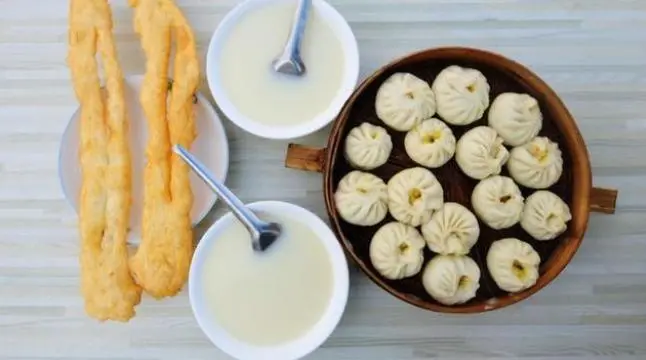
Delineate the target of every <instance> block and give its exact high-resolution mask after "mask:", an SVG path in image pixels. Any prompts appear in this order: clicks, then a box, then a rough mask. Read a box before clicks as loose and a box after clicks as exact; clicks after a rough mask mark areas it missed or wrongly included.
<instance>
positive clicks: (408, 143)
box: [404, 118, 456, 168]
mask: <svg viewBox="0 0 646 360" xmlns="http://www.w3.org/2000/svg"><path fill="white" fill-rule="evenodd" d="M455 146H456V145H455V136H454V135H453V131H451V128H449V127H448V126H446V124H445V123H444V122H443V121H442V120H438V119H436V118H430V119H428V120H424V121H422V122H421V123H420V124H419V125H417V126H415V127H414V128H413V129H411V130H410V131H409V132H408V133H407V134H406V137H405V138H404V147H405V148H406V153H407V154H408V156H410V158H411V159H412V160H413V161H415V162H416V163H418V164H420V165H423V166H426V167H429V168H438V167H440V166H442V165H444V164H446V163H447V162H448V161H449V160H451V158H452V157H453V154H455Z"/></svg>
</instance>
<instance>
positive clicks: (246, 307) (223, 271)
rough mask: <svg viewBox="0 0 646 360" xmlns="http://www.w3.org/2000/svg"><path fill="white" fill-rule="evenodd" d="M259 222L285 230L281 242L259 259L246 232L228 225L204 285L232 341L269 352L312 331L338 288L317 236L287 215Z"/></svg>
mask: <svg viewBox="0 0 646 360" xmlns="http://www.w3.org/2000/svg"><path fill="white" fill-rule="evenodd" d="M260 217H261V218H262V219H264V220H267V221H276V222H279V223H280V224H281V225H282V228H283V235H282V236H281V237H280V238H279V240H278V241H277V242H276V243H274V244H273V245H272V246H271V247H270V248H269V249H268V250H267V251H266V252H264V253H257V252H255V251H253V250H252V248H251V243H250V240H249V233H248V232H247V230H246V229H245V228H244V226H243V225H242V224H241V223H240V222H239V221H238V220H237V219H234V220H232V221H230V222H229V224H228V225H227V228H226V229H225V230H223V231H222V233H221V234H220V235H219V236H218V238H217V239H214V243H213V245H212V247H211V249H209V252H208V253H207V257H206V259H205V263H204V268H203V269H204V274H203V277H202V279H203V280H202V281H203V284H202V285H203V287H204V295H205V298H206V303H207V307H208V308H209V310H210V312H211V315H212V316H214V317H215V318H216V322H217V323H218V324H220V325H221V326H222V327H223V328H224V329H225V330H226V331H227V332H228V333H229V334H230V335H232V336H233V337H235V338H237V339H239V340H241V341H243V342H246V343H250V344H253V345H257V346H271V345H277V344H281V343H285V342H288V341H290V340H294V339H296V338H298V337H300V336H301V335H303V334H304V333H306V332H307V331H308V330H309V329H310V328H312V327H313V326H314V325H315V324H316V323H317V322H318V321H319V319H320V318H321V317H322V315H323V313H324V312H325V310H326V309H327V307H328V305H329V303H330V299H331V296H332V291H333V285H334V284H333V273H332V262H331V259H330V257H329V254H328V252H327V250H326V248H325V245H323V243H322V241H321V239H319V237H318V235H317V234H315V233H314V232H313V231H312V230H311V229H310V228H309V227H308V226H307V225H305V224H304V223H301V222H299V221H298V220H297V219H294V218H291V217H289V216H286V215H282V214H263V213H260Z"/></svg>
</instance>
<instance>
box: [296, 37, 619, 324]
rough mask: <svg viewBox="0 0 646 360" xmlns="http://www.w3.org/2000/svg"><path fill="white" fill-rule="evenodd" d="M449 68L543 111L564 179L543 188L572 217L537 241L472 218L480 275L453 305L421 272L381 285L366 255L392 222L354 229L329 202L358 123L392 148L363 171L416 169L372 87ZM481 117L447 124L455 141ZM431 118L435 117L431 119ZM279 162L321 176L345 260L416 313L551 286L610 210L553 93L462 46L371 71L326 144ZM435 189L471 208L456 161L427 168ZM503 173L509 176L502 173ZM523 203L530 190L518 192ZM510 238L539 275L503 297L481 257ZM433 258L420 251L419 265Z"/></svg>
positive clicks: (521, 71) (489, 302) (477, 307)
mask: <svg viewBox="0 0 646 360" xmlns="http://www.w3.org/2000/svg"><path fill="white" fill-rule="evenodd" d="M449 65H460V66H463V67H471V68H475V69H478V70H480V71H481V72H482V73H483V74H484V75H485V77H486V78H487V79H488V81H489V84H490V86H491V91H490V100H491V101H493V99H495V97H496V96H497V95H499V94H500V93H502V92H508V91H513V92H520V93H528V94H530V95H531V96H533V97H534V98H536V99H537V100H538V102H539V105H540V107H541V111H542V113H543V117H544V120H543V129H542V130H541V132H540V134H539V135H541V136H547V137H549V138H550V139H551V140H553V141H555V142H557V143H558V144H559V147H560V148H561V150H562V152H563V160H564V165H563V175H562V176H561V178H560V179H559V181H558V183H556V184H555V185H554V186H552V187H551V188H550V189H549V190H551V191H552V192H554V193H556V194H557V195H558V196H560V197H561V198H562V199H564V200H565V201H566V202H567V203H568V204H569V206H570V209H571V212H572V220H571V221H570V222H569V223H568V230H567V231H566V232H565V233H564V234H562V235H561V236H559V237H558V238H557V239H555V240H552V241H536V240H534V239H533V238H532V237H531V236H530V235H528V234H527V233H526V232H525V231H524V230H522V228H521V227H520V225H519V224H517V225H515V226H513V227H511V228H509V229H504V230H494V229H491V228H489V227H488V226H486V225H485V224H484V223H482V221H480V220H479V223H480V228H481V233H480V237H479V239H478V242H477V243H476V245H475V246H474V247H473V248H472V249H471V252H470V253H469V256H471V258H473V259H474V260H475V261H476V262H477V263H478V265H479V266H480V269H481V272H482V277H481V279H480V288H479V290H478V292H477V295H476V297H475V298H474V299H472V300H471V301H469V302H467V303H465V304H462V305H455V306H446V305H442V304H440V303H438V302H437V301H435V300H434V299H433V298H431V297H430V295H428V294H427V293H426V291H425V290H424V288H423V286H422V281H421V274H422V272H421V271H420V273H419V274H417V275H416V276H414V277H411V278H407V279H403V280H388V279H386V278H384V277H382V276H381V275H380V274H379V273H378V272H377V271H376V270H375V268H374V267H373V265H372V263H371V261H370V257H369V250H368V249H369V244H370V240H371V239H372V236H373V235H374V233H375V232H376V231H377V229H379V227H380V226H382V225H383V224H385V223H387V222H390V221H393V220H394V219H393V218H392V217H391V216H390V215H388V216H387V217H386V219H384V220H383V221H382V222H381V223H379V224H377V225H376V226H371V227H360V226H354V225H351V224H348V223H346V222H345V221H343V220H342V219H341V218H340V217H339V215H338V213H337V210H336V208H335V205H334V192H335V190H336V187H337V185H338V183H339V181H340V180H341V178H342V177H343V176H344V175H346V174H347V173H349V172H350V171H352V170H354V169H353V168H352V167H351V166H350V165H349V164H348V163H347V161H346V160H345V158H344V149H343V147H344V143H345V138H346V136H347V134H348V132H349V131H350V130H351V129H352V128H354V127H355V126H358V125H360V124H361V123H363V122H369V123H372V124H375V125H379V126H382V127H383V128H385V129H386V130H387V131H388V133H389V134H390V135H391V137H392V140H393V150H392V153H391V155H390V157H389V159H388V162H387V163H386V164H385V165H383V166H381V167H379V168H377V169H375V170H372V171H370V172H371V173H373V174H375V175H377V176H379V177H380V178H382V179H384V181H386V182H388V180H389V179H390V178H391V177H392V176H393V175H395V174H396V173H397V172H399V171H401V170H403V169H406V168H410V167H415V166H420V165H418V164H416V163H415V162H413V161H412V160H411V159H410V158H409V157H408V155H407V154H406V151H405V149H404V136H405V134H406V133H405V132H397V131H394V130H392V129H390V128H389V127H388V126H386V125H385V124H384V123H383V122H382V121H381V120H379V119H378V118H377V115H376V113H375V96H376V92H377V89H378V88H379V86H380V85H381V84H382V83H383V82H384V81H385V80H386V79H387V78H388V77H389V76H390V75H392V74H393V73H395V72H409V73H412V74H414V75H416V76H418V77H420V78H421V79H423V80H425V81H427V82H428V83H429V84H431V83H432V82H433V80H434V79H435V76H436V75H437V74H438V73H439V72H440V71H441V70H442V69H444V68H445V67H447V66H449ZM487 115H488V113H485V115H484V116H483V118H482V119H481V120H479V121H477V122H475V123H473V124H470V125H468V126H452V125H450V124H447V125H449V126H450V127H451V129H452V130H453V133H454V134H455V137H456V139H459V138H460V136H462V134H464V133H465V132H466V131H467V130H469V129H471V128H473V127H475V126H478V125H486V124H487V121H486V119H487ZM435 116H436V117H438V115H435ZM285 165H286V166H287V167H290V168H295V169H302V170H309V171H318V172H323V174H324V181H323V192H324V196H325V206H326V208H327V212H328V215H329V218H330V222H331V225H332V228H333V230H334V231H335V233H336V235H337V237H338V239H339V241H340V242H341V244H342V245H343V247H344V248H345V249H346V251H347V253H348V255H349V256H350V257H351V258H352V259H353V260H354V261H355V262H356V263H357V264H358V265H359V267H360V268H361V270H362V271H363V272H364V273H365V274H366V275H367V276H368V277H369V278H370V279H372V281H374V282H375V283H376V284H377V285H379V286H380V287H381V288H383V289H384V290H386V291H388V292H389V293H391V294H392V295H394V296H396V297H398V298H399V299H401V300H403V301H406V302H408V303H410V304H412V305H415V306H418V307H420V308H423V309H427V310H431V311H436V312H444V313H478V312H485V311H490V310H494V309H499V308H502V307H505V306H508V305H511V304H514V303H516V302H519V301H521V300H523V299H526V298H527V297H529V296H531V295H532V294H534V293H536V292H537V291H538V290H540V289H542V288H543V287H544V286H546V285H547V284H548V283H549V282H551V281H552V280H553V279H554V278H555V277H556V276H558V274H559V273H560V272H561V271H562V270H563V269H564V268H565V266H566V265H567V264H568V263H569V262H570V260H571V259H572V257H573V256H574V254H575V252H576V251H577V249H578V247H579V245H580V244H581V241H582V240H583V235H584V233H585V230H586V227H587V225H588V218H589V215H590V212H591V211H595V212H602V213H608V214H611V213H614V208H615V200H616V197H617V191H616V190H608V189H600V188H593V187H592V175H591V172H590V161H589V158H588V152H587V149H586V146H585V143H584V141H583V138H582V137H581V134H580V133H579V130H578V128H577V126H576V123H575V121H574V119H573V118H572V116H571V115H570V113H569V112H568V110H567V109H566V107H565V105H564V104H563V103H562V102H561V100H560V99H559V97H558V96H557V95H556V93H555V92H554V91H553V90H552V89H551V88H550V87H549V86H548V85H547V84H546V83H545V82H543V81H542V80H541V79H540V78H539V77H538V76H536V75H535V74H534V73H532V72H531V71H530V70H528V69H527V68H525V67H524V66H522V65H520V64H519V63H516V62H514V61H512V60H509V59H507V58H504V57H502V56H500V55H497V54H493V53H490V52H486V51H482V50H476V49H468V48H455V47H450V48H437V49H430V50H424V51H420V52H417V53H413V54H411V55H408V56H405V57H403V58H400V59H397V60H395V61H393V62H391V63H390V64H388V65H386V66H384V67H383V68H381V69H379V70H378V71H376V72H375V73H374V74H373V75H372V76H370V77H369V78H367V79H366V80H364V81H363V82H362V83H361V85H360V86H359V87H358V88H357V89H356V90H355V92H354V93H353V95H352V96H351V97H350V99H349V100H348V101H347V103H346V104H345V106H344V107H343V109H342V110H341V113H340V114H339V116H338V118H337V119H336V121H335V123H334V126H333V128H332V131H331V134H330V137H329V139H328V143H327V147H326V148H324V149H317V148H310V147H306V146H302V145H296V144H290V145H289V148H288V151H287V156H286V160H285ZM430 170H431V171H432V172H433V174H434V175H435V176H436V177H437V179H438V180H439V181H440V183H441V184H442V187H443V189H444V200H445V202H449V201H451V202H458V203H460V204H462V205H464V206H466V207H467V208H469V209H470V210H471V211H473V208H472V206H471V199H470V198H471V193H472V191H473V188H474V187H475V185H476V184H477V183H478V181H477V180H473V179H471V178H469V177H467V176H466V175H464V174H463V173H462V172H461V171H460V169H459V168H458V166H457V164H456V162H455V158H453V159H451V161H449V162H448V163H447V164H446V165H444V166H442V167H440V168H438V169H430ZM502 174H503V175H508V173H507V170H506V168H505V169H504V170H503V173H502ZM520 188H521V191H522V193H523V196H524V197H525V198H526V197H527V196H529V195H530V194H531V193H532V192H534V191H535V190H531V189H528V188H524V187H522V186H521V187H520ZM505 237H516V238H519V239H521V240H523V241H526V242H528V243H529V244H531V245H532V246H533V247H534V249H536V251H537V252H538V253H539V254H540V256H541V266H540V277H539V279H538V281H537V283H536V284H535V285H534V286H532V287H530V288H529V289H526V290H525V291H522V292H519V293H515V294H509V293H507V292H505V291H503V290H501V289H499V288H498V287H497V285H496V284H495V282H494V281H493V279H492V278H491V276H490V275H489V272H488V270H487V266H486V254H487V251H488V249H489V247H490V245H491V243H492V242H493V241H495V240H498V239H502V238H505ZM432 256H433V253H432V252H431V251H430V250H429V249H428V248H425V249H424V257H425V262H427V261H428V260H429V259H431V258H432Z"/></svg>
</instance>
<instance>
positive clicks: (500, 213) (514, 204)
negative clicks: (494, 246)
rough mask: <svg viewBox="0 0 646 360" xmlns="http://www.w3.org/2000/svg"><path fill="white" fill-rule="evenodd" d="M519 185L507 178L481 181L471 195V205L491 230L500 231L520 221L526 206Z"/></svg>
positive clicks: (498, 177)
mask: <svg viewBox="0 0 646 360" xmlns="http://www.w3.org/2000/svg"><path fill="white" fill-rule="evenodd" d="M524 200H525V199H524V198H523V194H522V193H521V192H520V188H518V185H516V183H514V181H513V180H512V179H511V178H509V177H507V176H499V175H498V176H492V177H489V178H486V179H484V180H481V181H480V182H479V183H478V185H476V187H475V188H474V189H473V193H472V194H471V205H472V206H473V210H474V211H475V212H476V214H477V215H478V217H479V218H480V219H481V220H482V221H483V222H484V223H485V224H487V225H488V226H489V227H490V228H492V229H496V230H500V229H506V228H509V227H512V226H514V225H516V224H517V223H518V221H520V218H521V216H522V215H523V206H524Z"/></svg>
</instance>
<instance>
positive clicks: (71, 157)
mask: <svg viewBox="0 0 646 360" xmlns="http://www.w3.org/2000/svg"><path fill="white" fill-rule="evenodd" d="M142 81H143V76H141V75H133V76H128V77H126V79H125V81H124V84H123V85H124V97H125V101H126V107H127V109H128V120H129V124H128V125H129V129H128V130H129V131H128V135H129V139H128V140H129V144H130V152H131V156H132V209H131V211H130V232H129V233H128V242H129V243H130V244H138V243H139V241H140V239H141V220H142V219H141V217H142V210H143V199H144V196H143V194H144V189H143V187H144V181H143V170H144V167H145V163H146V160H145V148H146V139H147V136H148V135H147V134H148V130H147V125H146V117H145V115H144V113H143V109H142V107H141V104H140V102H139V91H140V90H141V84H142ZM196 95H197V104H195V105H194V106H193V109H194V111H195V127H196V131H197V137H196V138H195V141H194V142H193V144H192V146H191V151H192V152H193V153H194V154H195V156H197V157H198V158H199V159H200V160H201V161H202V162H204V163H205V164H206V166H207V167H208V168H209V169H211V171H213V174H214V176H215V177H216V178H217V179H218V180H220V181H222V182H224V181H225V179H226V176H227V170H228V168H229V145H228V142H227V135H226V133H225V131H224V127H223V126H222V122H221V121H220V118H219V117H218V115H217V113H216V112H215V110H214V109H213V106H212V105H211V103H210V102H209V101H208V100H207V99H206V98H205V97H204V96H203V95H202V94H200V93H199V92H198V93H197V94H196ZM79 130H80V112H79V110H77V111H76V112H75V113H74V114H73V115H72V117H71V119H70V121H69V123H68V124H67V127H66V128H65V132H64V133H63V136H62V138H61V143H60V148H59V154H58V175H59V178H60V183H61V188H62V190H63V194H64V195H65V198H66V199H67V201H68V202H69V203H70V205H71V206H72V208H74V210H75V211H77V212H78V205H79V204H78V202H79V194H80V193H81V169H80V168H79V162H78V152H79ZM190 179H191V188H192V189H193V195H194V201H193V208H192V209H191V219H192V221H193V225H195V224H197V223H199V222H200V221H201V220H202V219H203V218H204V217H205V216H206V214H208V212H209V210H211V208H212V207H213V204H214V203H215V201H216V199H217V197H216V195H215V194H214V193H213V191H212V190H211V189H210V188H209V187H208V186H207V185H206V184H205V183H204V182H203V181H202V180H200V178H199V177H198V176H197V175H195V173H194V172H191V174H190Z"/></svg>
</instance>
